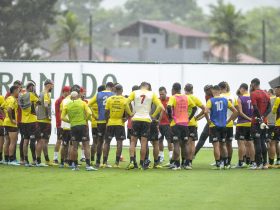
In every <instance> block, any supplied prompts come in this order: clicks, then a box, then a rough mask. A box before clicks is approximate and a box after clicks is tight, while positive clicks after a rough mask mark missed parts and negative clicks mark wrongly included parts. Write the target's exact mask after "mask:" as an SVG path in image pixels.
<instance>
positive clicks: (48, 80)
mask: <svg viewBox="0 0 280 210" xmlns="http://www.w3.org/2000/svg"><path fill="white" fill-rule="evenodd" d="M49 84H53V81H52V80H51V79H46V80H45V82H44V85H45V86H46V85H49Z"/></svg>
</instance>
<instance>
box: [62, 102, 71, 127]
mask: <svg viewBox="0 0 280 210" xmlns="http://www.w3.org/2000/svg"><path fill="white" fill-rule="evenodd" d="M61 120H62V121H63V122H67V123H70V121H69V119H68V117H67V106H64V107H63V109H62V113H61Z"/></svg>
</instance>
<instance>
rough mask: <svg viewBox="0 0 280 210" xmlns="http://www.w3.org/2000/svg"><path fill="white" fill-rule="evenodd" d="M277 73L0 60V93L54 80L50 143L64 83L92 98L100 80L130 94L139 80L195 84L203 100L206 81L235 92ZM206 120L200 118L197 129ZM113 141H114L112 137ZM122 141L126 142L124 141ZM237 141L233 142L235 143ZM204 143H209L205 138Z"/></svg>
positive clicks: (252, 68) (279, 69)
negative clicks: (82, 89) (14, 85)
mask: <svg viewBox="0 0 280 210" xmlns="http://www.w3.org/2000/svg"><path fill="white" fill-rule="evenodd" d="M279 76H280V65H223V64H139V63H137V64H136V63H131V64H129V63H88V62H0V94H2V95H5V94H6V92H7V90H8V88H9V87H10V86H11V84H12V83H13V81H15V80H21V81H22V82H23V84H25V83H26V82H27V81H28V80H30V79H32V80H34V81H35V82H36V84H37V93H39V92H40V91H42V88H43V83H44V80H45V79H46V78H50V79H52V80H53V81H54V84H55V85H54V90H53V94H52V104H53V119H52V125H53V126H52V127H53V128H52V135H51V139H50V143H51V144H54V143H55V142H56V129H55V116H54V102H55V100H56V99H57V98H58V97H59V96H60V93H61V89H62V87H63V86H65V85H73V84H79V85H81V86H83V87H85V88H86V90H87V98H91V97H92V96H93V95H94V94H95V93H96V89H97V87H98V86H99V85H101V84H102V83H106V82H108V81H113V82H118V83H120V84H122V85H123V87H124V94H125V95H129V93H130V91H131V87H132V86H134V85H137V84H138V85H139V84H140V83H141V82H142V81H147V82H150V83H151V84H152V89H153V91H155V92H156V93H158V88H159V87H161V86H165V87H166V89H167V90H168V94H169V95H170V94H171V87H172V84H173V83H174V82H180V83H181V84H182V87H183V86H184V85H185V84H186V83H191V84H193V86H194V94H195V95H196V96H198V97H199V98H200V99H201V100H202V101H205V100H204V92H203V87H204V86H205V85H206V84H218V83H219V82H221V81H227V82H228V83H229V85H230V88H231V92H232V93H233V94H235V92H236V90H237V88H238V87H239V85H240V84H241V83H243V82H245V83H248V84H249V83H250V81H251V80H252V79H253V78H256V77H257V78H259V79H260V80H261V88H263V89H269V88H271V87H270V85H269V82H270V81H272V80H274V79H276V78H278V77H279ZM205 123H206V121H205V120H201V121H200V122H199V133H200V132H201V131H202V128H203V127H204V124H205ZM113 144H115V142H114V141H113ZM124 144H125V145H128V144H129V142H128V141H125V142H124ZM234 145H236V143H234ZM205 146H210V145H209V143H208V141H207V143H206V144H205Z"/></svg>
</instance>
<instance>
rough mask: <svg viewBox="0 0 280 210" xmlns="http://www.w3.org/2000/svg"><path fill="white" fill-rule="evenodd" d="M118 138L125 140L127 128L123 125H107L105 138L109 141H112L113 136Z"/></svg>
mask: <svg viewBox="0 0 280 210" xmlns="http://www.w3.org/2000/svg"><path fill="white" fill-rule="evenodd" d="M114 137H115V138H116V140H125V128H124V126H121V125H112V126H107V129H106V134H105V139H106V141H107V142H111V141H112V139H113V138H114Z"/></svg>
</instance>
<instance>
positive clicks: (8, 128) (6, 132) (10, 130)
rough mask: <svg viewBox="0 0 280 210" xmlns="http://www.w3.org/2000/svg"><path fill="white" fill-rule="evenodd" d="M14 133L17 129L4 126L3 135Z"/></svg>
mask: <svg viewBox="0 0 280 210" xmlns="http://www.w3.org/2000/svg"><path fill="white" fill-rule="evenodd" d="M14 132H18V128H17V127H10V126H5V134H7V135H8V134H9V133H14Z"/></svg>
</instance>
